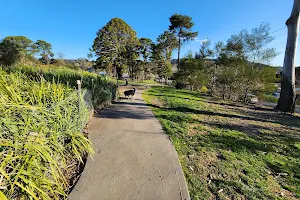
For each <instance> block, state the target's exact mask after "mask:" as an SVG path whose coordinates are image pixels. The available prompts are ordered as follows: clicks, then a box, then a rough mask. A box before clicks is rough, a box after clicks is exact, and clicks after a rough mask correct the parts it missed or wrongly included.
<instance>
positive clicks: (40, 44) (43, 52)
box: [35, 40, 54, 64]
mask: <svg viewBox="0 0 300 200" xmlns="http://www.w3.org/2000/svg"><path fill="white" fill-rule="evenodd" d="M35 45H36V48H37V51H38V52H39V53H40V56H41V61H42V62H43V63H45V64H49V63H50V58H49V56H50V57H53V56H54V54H53V53H52V51H51V50H52V45H51V44H50V43H48V42H46V41H45V40H38V41H36V43H35Z"/></svg>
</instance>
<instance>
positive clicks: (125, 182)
mask: <svg viewBox="0 0 300 200" xmlns="http://www.w3.org/2000/svg"><path fill="white" fill-rule="evenodd" d="M135 98H136V99H135V100H127V99H126V100H122V101H121V102H119V103H117V104H114V105H113V106H112V107H110V108H107V109H105V110H103V111H101V113H100V115H99V116H95V117H94V118H93V119H92V122H91V125H90V129H89V137H90V139H91V141H92V142H93V144H94V146H95V149H96V150H95V155H94V157H93V159H91V158H90V157H89V158H88V160H87V163H86V166H85V169H84V171H83V174H82V175H81V178H80V179H79V181H78V183H77V185H76V186H75V188H74V189H73V191H72V192H71V194H70V196H69V200H135V199H136V200H189V199H190V197H189V194H188V190H187V186H186V183H185V179H184V175H183V172H182V169H181V166H180V163H179V161H178V156H177V153H176V151H175V149H174V147H173V145H172V143H171V141H170V140H169V139H168V136H167V135H166V134H165V133H164V132H163V130H162V127H161V125H160V123H159V121H158V120H157V119H156V118H155V116H154V115H153V113H152V111H151V108H150V107H148V106H147V104H146V103H145V102H144V101H143V100H142V97H141V91H137V94H136V96H135Z"/></svg>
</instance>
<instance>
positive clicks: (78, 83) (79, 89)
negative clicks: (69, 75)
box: [77, 80, 81, 114]
mask: <svg viewBox="0 0 300 200" xmlns="http://www.w3.org/2000/svg"><path fill="white" fill-rule="evenodd" d="M77 91H78V111H79V114H80V101H81V81H80V80H77Z"/></svg>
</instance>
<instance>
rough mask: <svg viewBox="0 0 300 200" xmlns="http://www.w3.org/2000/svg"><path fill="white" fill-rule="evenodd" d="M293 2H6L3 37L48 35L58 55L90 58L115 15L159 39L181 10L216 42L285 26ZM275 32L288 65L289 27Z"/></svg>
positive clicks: (192, 46) (202, 35) (0, 20)
mask: <svg viewBox="0 0 300 200" xmlns="http://www.w3.org/2000/svg"><path fill="white" fill-rule="evenodd" d="M292 4H293V0H226V1H225V0H212V1H209V0H206V1H204V0H190V1H179V0H150V1H141V0H127V1H124V0H115V1H113V0H111V1H107V0H106V1H103V0H51V1H50V0H42V1H41V0H39V1H38V0H26V1H24V0H1V3H0V5H1V8H2V9H1V12H0V38H4V37H6V36H12V35H23V36H26V37H28V38H30V39H31V40H34V41H35V40H38V39H43V40H46V41H47V42H50V43H51V44H52V45H53V52H54V53H56V54H57V53H58V52H62V53H63V54H64V55H65V57H66V58H84V57H86V55H87V53H88V49H89V48H90V47H91V45H92V43H93V40H94V38H95V36H96V32H97V30H98V29H100V28H101V27H102V26H104V25H105V24H106V23H107V22H108V21H109V20H110V19H111V18H114V17H119V18H122V19H123V20H125V21H126V22H127V23H128V24H129V25H130V26H131V27H132V28H133V29H134V30H135V31H136V32H137V35H138V37H148V38H150V39H152V40H156V37H157V36H158V35H159V34H161V33H162V32H163V31H164V30H167V29H168V26H169V17H170V16H171V15H172V14H174V13H176V12H177V13H180V14H186V15H190V16H191V17H192V18H193V21H194V23H195V26H194V30H195V31H199V36H198V39H199V40H203V39H206V38H208V39H210V40H211V41H212V43H213V44H214V43H215V42H217V41H226V40H227V39H228V38H229V37H230V35H231V34H235V33H238V32H239V31H240V30H242V29H252V28H255V27H258V26H259V25H260V24H261V23H262V22H268V23H270V25H271V29H272V30H271V32H273V31H276V30H279V29H281V28H283V27H284V26H285V21H286V20H287V18H288V17H289V15H290V12H291V8H292ZM272 35H273V36H275V37H276V39H275V40H274V42H273V43H272V44H271V46H272V47H276V48H277V50H278V51H279V52H281V54H280V55H279V56H277V57H276V58H275V59H273V60H272V64H274V65H282V63H283V57H284V50H285V42H286V37H287V30H286V29H284V30H281V31H278V32H275V33H273V34H272ZM199 47H200V42H199V41H198V42H196V41H192V42H190V43H188V44H186V45H185V46H184V47H183V51H182V56H184V55H185V54H186V53H187V52H188V51H189V50H191V51H193V52H195V51H198V49H199ZM299 55H300V53H299V51H298V53H297V57H299ZM175 56H176V53H175V52H174V57H175ZM297 65H300V59H298V60H297Z"/></svg>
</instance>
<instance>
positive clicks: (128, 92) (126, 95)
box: [124, 88, 136, 100]
mask: <svg viewBox="0 0 300 200" xmlns="http://www.w3.org/2000/svg"><path fill="white" fill-rule="evenodd" d="M135 91H136V89H135V88H133V89H132V90H126V91H125V92H124V96H125V98H126V97H127V98H128V99H129V98H130V96H131V98H132V99H133V100H134V98H133V96H134V94H135Z"/></svg>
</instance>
